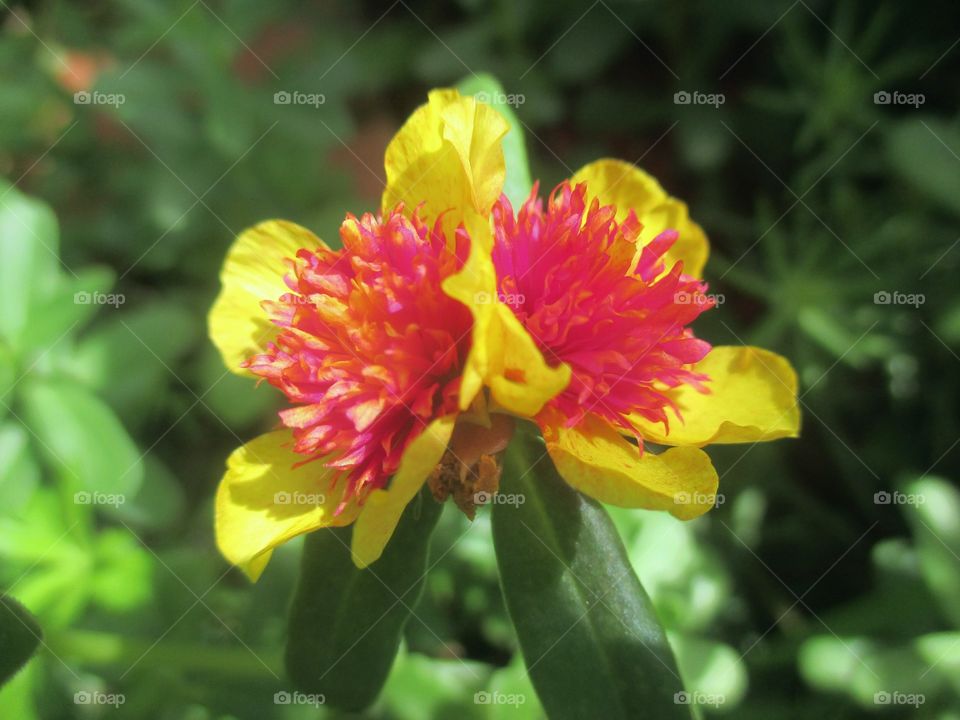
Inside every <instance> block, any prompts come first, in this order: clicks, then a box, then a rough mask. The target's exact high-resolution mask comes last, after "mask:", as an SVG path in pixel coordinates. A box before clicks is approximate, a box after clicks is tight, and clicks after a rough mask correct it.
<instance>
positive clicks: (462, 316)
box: [246, 206, 472, 509]
mask: <svg viewBox="0 0 960 720" xmlns="http://www.w3.org/2000/svg"><path fill="white" fill-rule="evenodd" d="M402 210H403V208H402V206H398V207H397V208H396V209H395V210H394V211H393V212H392V213H390V214H389V215H387V216H386V217H385V218H383V219H380V218H377V217H375V216H373V215H370V214H366V215H364V216H363V217H361V218H360V219H358V218H356V217H354V216H353V215H348V216H347V219H346V220H345V221H344V223H343V225H342V226H341V229H340V236H341V239H342V241H343V248H342V249H341V250H331V249H329V248H326V247H321V248H315V249H309V248H304V249H302V250H300V251H299V252H298V253H297V256H296V258H293V259H290V260H288V266H289V268H290V272H289V274H288V275H287V276H286V277H285V281H286V284H287V286H288V287H289V288H290V292H289V293H287V294H284V295H283V296H281V297H280V298H279V299H277V300H274V301H271V300H267V301H264V302H263V307H264V309H265V310H266V311H267V313H268V315H269V316H270V319H271V321H272V322H273V323H274V324H275V325H277V326H278V327H279V328H280V332H279V334H278V336H277V338H276V339H275V341H274V342H272V343H270V344H268V346H267V347H266V350H265V352H264V353H262V354H260V355H257V356H255V357H253V358H251V359H250V360H248V361H247V363H246V366H247V367H249V369H250V370H251V371H252V372H253V373H255V374H256V375H259V376H260V377H262V378H264V379H266V380H267V381H268V382H269V383H270V384H271V385H274V386H275V387H277V388H279V389H280V390H282V391H283V392H284V394H285V395H286V396H287V399H288V400H289V401H290V403H291V405H292V407H290V408H288V409H285V410H282V411H281V412H280V419H281V421H282V423H283V424H284V425H285V426H287V427H289V428H291V429H292V431H293V437H294V444H293V450H294V451H295V452H297V453H300V454H302V455H303V456H304V460H303V462H310V461H314V460H316V461H320V462H322V463H323V464H324V465H326V466H327V467H330V468H335V469H337V470H339V471H341V472H339V473H336V474H335V476H334V480H333V483H334V485H342V492H343V496H342V503H341V506H340V508H341V509H342V508H343V506H344V505H345V504H346V503H347V502H348V501H349V500H350V499H351V498H356V499H357V500H359V501H361V502H362V500H363V499H364V498H365V497H366V495H367V494H369V492H370V491H372V490H373V489H376V488H380V487H383V486H384V485H386V482H387V480H388V478H389V477H390V476H391V475H392V474H393V473H394V472H395V471H396V470H397V468H398V466H399V464H400V458H401V457H402V455H403V451H404V450H405V449H406V447H407V445H409V443H410V442H411V441H412V440H413V439H414V438H415V437H416V436H417V435H419V434H420V432H422V431H423V429H424V428H425V427H426V426H427V424H429V422H430V421H431V420H432V419H434V418H436V417H440V416H442V415H446V414H449V413H453V412H455V411H456V410H457V396H458V392H459V387H460V375H461V369H462V367H463V364H464V360H465V358H466V354H467V350H468V349H469V342H470V329H471V325H472V320H471V316H470V313H469V311H468V309H467V308H466V307H465V306H464V305H462V304H461V303H459V302H457V301H456V300H453V299H452V298H450V297H448V296H447V295H446V294H445V293H444V292H443V291H442V289H441V287H440V285H441V282H442V281H443V280H444V278H446V277H448V276H450V275H451V274H453V273H455V272H457V270H459V268H460V267H461V266H462V265H463V260H464V258H465V257H466V253H467V249H468V245H469V238H468V237H467V236H466V234H465V233H463V232H458V233H457V236H456V238H454V239H452V241H451V242H448V239H447V238H446V237H445V236H444V234H443V232H442V231H441V229H440V224H439V222H438V223H436V224H435V225H434V226H433V228H428V227H427V226H426V224H424V223H423V222H422V221H421V220H420V219H419V217H418V216H417V213H416V212H415V213H414V214H413V216H412V217H410V218H407V217H405V216H404V215H403V213H402ZM341 480H343V482H341ZM331 490H333V488H331Z"/></svg>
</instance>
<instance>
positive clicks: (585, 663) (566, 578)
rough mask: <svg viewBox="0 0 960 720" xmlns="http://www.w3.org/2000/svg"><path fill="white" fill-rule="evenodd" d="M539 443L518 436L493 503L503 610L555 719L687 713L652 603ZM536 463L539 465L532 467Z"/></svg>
mask: <svg viewBox="0 0 960 720" xmlns="http://www.w3.org/2000/svg"><path fill="white" fill-rule="evenodd" d="M542 453H543V449H542V445H541V444H540V443H539V442H537V441H536V440H534V439H533V438H532V437H530V434H529V431H528V433H527V434H526V435H522V434H520V433H518V435H517V436H515V437H514V440H513V445H512V446H511V451H510V452H508V453H507V462H506V465H505V467H504V473H503V482H502V483H501V489H500V492H501V493H503V494H505V495H506V496H508V497H509V496H515V497H516V498H523V501H522V502H518V503H517V504H506V503H497V504H494V507H493V539H494V545H495V547H496V552H497V561H498V563H499V566H500V581H501V584H502V586H503V593H504V597H505V598H506V601H507V608H508V610H509V611H510V617H511V618H512V620H513V624H514V627H515V628H516V630H517V636H518V637H519V639H520V646H521V648H522V649H523V655H524V658H525V660H526V663H527V667H528V668H529V669H530V676H531V679H532V680H533V684H534V686H535V687H536V688H537V692H538V694H539V696H540V701H541V702H542V703H543V706H544V708H545V710H546V711H547V713H548V715H549V716H550V717H551V718H555V719H562V718H582V717H604V718H637V717H645V716H646V717H650V716H652V717H657V718H664V719H666V718H689V717H690V712H689V708H688V707H687V706H686V705H684V704H682V703H677V702H675V699H674V695H675V693H677V692H679V691H681V690H682V689H683V686H682V683H681V680H680V675H679V673H678V671H677V666H676V663H675V661H674V659H673V653H672V651H671V649H670V645H669V643H668V642H667V638H666V636H665V634H664V631H663V628H662V627H661V626H660V621H659V620H658V618H657V616H656V613H655V612H654V609H653V605H652V604H651V602H650V599H649V598H648V597H647V594H646V592H645V591H644V589H643V587H642V586H641V585H640V582H639V580H637V578H636V575H634V572H633V568H631V567H630V562H629V560H628V558H627V553H626V550H625V549H624V547H623V544H622V543H621V542H620V537H619V536H618V535H617V531H616V528H615V527H614V525H613V523H612V522H611V520H610V518H609V516H608V515H607V513H606V511H605V510H604V509H603V508H602V507H601V506H600V505H599V504H597V503H596V502H594V501H593V500H590V499H588V498H587V497H585V496H583V495H581V494H580V493H578V492H577V491H575V490H573V489H572V488H571V487H570V486H569V485H567V484H566V483H564V482H563V480H562V479H561V478H560V477H559V475H557V473H556V470H555V469H554V468H553V464H552V463H550V462H549V461H541V462H540V463H539V464H537V465H534V464H533V462H532V460H533V458H538V457H540V456H541V455H542ZM533 468H536V470H535V471H534V470H533Z"/></svg>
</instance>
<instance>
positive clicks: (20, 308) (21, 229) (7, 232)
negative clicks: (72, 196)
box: [0, 181, 60, 346]
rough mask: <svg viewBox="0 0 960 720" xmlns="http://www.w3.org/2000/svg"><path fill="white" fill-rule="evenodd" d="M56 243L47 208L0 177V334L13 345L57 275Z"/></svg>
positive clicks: (54, 225)
mask: <svg viewBox="0 0 960 720" xmlns="http://www.w3.org/2000/svg"><path fill="white" fill-rule="evenodd" d="M58 243H59V230H58V228H57V219H56V217H55V216H54V214H53V211H52V210H51V209H50V208H49V207H47V206H46V205H45V204H44V203H42V202H40V201H39V200H34V199H33V198H29V197H27V196H26V195H24V194H22V193H21V192H20V191H19V190H17V189H16V188H14V187H12V186H11V185H9V184H7V183H5V182H2V181H0V307H2V308H3V312H2V313H0V336H2V337H5V338H6V339H7V340H8V341H9V342H10V343H12V344H14V345H15V346H16V343H17V342H18V341H19V338H20V334H21V333H22V332H23V330H24V329H25V328H26V325H27V322H28V320H29V318H30V316H31V314H32V311H33V309H34V308H35V306H36V305H37V304H38V303H39V302H40V301H41V300H42V299H43V298H44V296H45V295H46V294H47V292H48V291H49V290H50V288H52V287H53V285H54V283H56V281H57V279H58V276H59V272H60V263H59V260H58V256H57V250H58Z"/></svg>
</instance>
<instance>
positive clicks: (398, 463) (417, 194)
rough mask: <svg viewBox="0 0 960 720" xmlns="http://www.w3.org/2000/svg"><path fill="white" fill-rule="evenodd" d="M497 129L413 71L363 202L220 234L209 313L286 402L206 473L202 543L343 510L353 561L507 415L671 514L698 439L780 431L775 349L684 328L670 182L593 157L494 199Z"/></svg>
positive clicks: (229, 543)
mask: <svg viewBox="0 0 960 720" xmlns="http://www.w3.org/2000/svg"><path fill="white" fill-rule="evenodd" d="M509 129H510V128H509V126H508V125H507V123H506V121H505V120H504V119H503V118H502V117H501V116H500V115H499V114H498V113H497V111H496V110H494V109H493V108H491V107H489V106H487V105H484V104H482V103H479V102H477V101H476V100H475V99H473V98H470V97H462V96H460V95H459V94H458V93H457V92H456V91H453V90H441V91H434V92H432V93H431V94H430V98H429V102H428V103H427V104H426V105H424V106H422V107H421V108H419V109H418V110H417V111H416V112H414V114H413V115H412V116H411V118H410V119H409V120H408V121H407V122H406V123H405V124H404V126H403V127H402V128H401V130H400V131H399V132H398V134H397V135H396V137H395V138H394V140H393V141H392V142H391V143H390V145H389V147H388V148H387V152H386V157H385V166H386V170H387V187H386V189H385V191H384V196H383V203H382V207H381V212H380V215H378V216H374V215H369V214H368V215H364V216H363V217H361V218H356V217H353V216H348V217H347V219H346V220H345V222H344V223H343V226H342V227H341V231H340V235H341V240H342V248H341V249H337V250H334V249H332V248H330V247H329V246H327V245H325V244H324V243H323V242H322V241H321V240H320V239H319V238H317V237H316V236H315V235H313V234H312V233H311V232H310V231H308V230H306V229H304V228H302V227H300V226H297V225H294V224H292V223H287V222H283V221H270V222H267V223H263V224H261V225H258V226H257V227H255V228H253V229H251V230H248V231H246V232H245V233H243V234H242V235H241V236H240V237H239V238H238V239H237V241H236V243H235V244H234V246H233V248H231V250H230V252H229V253H228V256H227V259H226V262H225V265H224V271H223V274H222V281H223V290H222V292H221V294H220V296H219V297H218V299H217V302H216V303H215V305H214V308H213V310H212V311H211V316H210V331H211V337H212V338H213V340H214V342H215V344H216V345H217V346H218V348H219V349H220V351H221V353H222V355H223V357H224V360H225V362H226V363H227V366H228V367H229V368H230V369H231V370H233V371H235V372H239V373H243V374H250V375H253V376H256V377H259V378H262V379H264V380H265V381H266V382H268V383H270V384H271V385H273V386H274V387H276V388H277V389H279V390H280V391H281V392H283V394H284V395H285V396H286V398H287V400H288V401H289V404H290V406H289V407H288V408H287V409H285V410H283V411H282V412H281V413H280V425H281V427H280V428H279V429H277V430H275V431H273V432H270V433H267V434H265V435H262V436H260V437H258V438H256V439H254V440H253V441H251V442H249V443H247V444H246V445H244V446H243V447H241V448H239V449H238V450H237V451H235V452H234V453H233V454H232V455H231V457H230V459H229V460H228V467H227V472H226V474H225V476H224V478H223V481H222V483H221V486H220V489H219V491H218V497H217V506H216V507H217V537H218V542H219V545H220V548H221V550H222V551H223V553H224V555H225V556H226V557H227V559H228V560H230V561H231V562H233V563H234V564H236V565H239V566H240V567H242V568H243V569H244V570H245V571H246V572H247V574H248V575H250V577H252V578H254V579H256V578H257V577H258V576H259V574H260V573H261V572H262V570H263V568H264V566H265V565H266V563H267V561H268V560H269V557H270V554H271V552H272V550H273V548H275V547H276V546H278V545H280V544H282V543H283V542H286V541H287V540H289V539H291V538H293V537H295V536H297V535H300V534H303V533H307V532H312V531H314V530H317V529H319V528H323V527H334V526H343V525H348V524H351V523H353V524H354V531H353V540H352V550H353V556H354V561H355V562H356V564H357V565H358V566H360V567H363V566H366V565H368V564H369V563H371V562H373V561H375V560H376V559H377V558H378V557H379V556H380V554H381V552H382V550H383V548H384V546H385V545H386V543H387V542H388V541H389V538H390V535H391V534H392V532H393V530H394V528H395V527H396V524H397V522H398V520H399V518H400V515H401V514H402V512H403V509H404V508H405V506H406V505H407V504H408V503H409V502H410V500H411V499H412V498H413V497H414V496H415V495H416V494H417V492H419V490H420V488H421V487H422V486H423V484H424V483H425V482H427V481H428V479H429V478H431V476H432V477H434V478H436V473H437V468H438V466H439V465H440V464H441V461H443V460H444V459H445V458H451V457H452V458H453V459H454V460H456V461H458V463H459V466H460V470H461V473H462V475H463V476H464V477H466V474H469V473H470V472H471V471H472V470H476V468H477V467H478V465H477V463H478V462H479V461H480V459H481V458H483V456H484V455H485V454H486V453H495V452H497V451H499V450H501V449H502V448H503V446H504V444H505V443H506V441H507V439H508V437H509V432H510V428H512V422H511V421H510V420H509V418H526V419H531V420H534V421H535V422H536V423H537V424H538V425H539V427H540V428H541V431H542V433H543V436H544V439H545V441H546V449H547V451H548V452H549V454H550V457H551V459H552V460H553V462H554V463H555V465H556V467H557V469H558V471H559V472H560V474H561V475H562V476H563V477H564V478H565V479H566V480H567V482H569V483H570V484H571V485H573V486H574V487H576V488H578V489H579V490H581V491H583V492H585V493H587V494H589V495H592V496H593V497H595V498H597V499H599V500H601V501H604V502H609V503H612V504H616V505H621V506H625V507H641V508H650V509H658V510H667V511H669V512H671V513H672V514H674V515H676V516H677V517H680V518H690V517H695V516H697V515H699V514H702V513H703V512H705V511H706V510H708V509H709V508H710V507H711V506H712V505H713V502H712V496H713V494H714V493H715V492H716V489H717V475H716V472H715V470H714V469H713V467H712V465H711V463H710V460H709V458H708V457H707V455H706V454H705V453H704V452H703V451H702V450H701V449H700V447H701V446H702V445H706V444H709V443H717V442H755V441H760V440H770V439H774V438H778V437H789V436H795V435H796V434H797V432H798V428H799V413H798V410H797V403H796V378H795V374H794V373H793V370H792V368H791V367H790V365H789V363H788V362H787V361H786V360H784V359H783V358H781V357H780V356H777V355H775V354H774V353H770V352H767V351H764V350H759V349H755V348H732V347H713V348H711V346H710V344H708V343H707V342H705V341H704V340H702V339H699V338H697V337H695V336H694V334H693V332H692V330H691V329H690V325H691V323H692V322H693V321H694V320H695V319H696V318H697V316H698V315H699V314H700V313H702V312H704V311H706V310H709V308H710V307H711V306H712V304H713V303H712V300H711V299H710V297H709V296H708V295H707V286H706V285H705V284H704V283H703V282H702V280H701V279H700V277H701V273H702V270H703V267H704V264H705V262H706V258H707V252H708V248H707V241H706V237H705V235H704V233H703V231H702V230H701V229H700V228H699V226H697V225H696V224H695V223H693V222H692V220H690V218H689V215H688V212H687V208H686V206H685V205H683V203H681V202H679V201H677V200H675V199H673V198H670V197H669V196H667V194H666V193H665V192H664V191H663V190H662V188H660V186H659V185H658V184H657V183H656V181H655V180H653V179H652V178H650V177H649V176H647V175H646V174H644V173H643V172H642V171H640V170H638V169H636V168H634V167H633V166H630V165H627V164H625V163H620V162H618V161H610V160H604V161H599V162H597V163H594V164H592V165H589V166H587V167H586V168H584V169H583V170H581V171H580V172H579V173H577V174H576V175H575V176H574V177H573V178H572V179H571V180H570V181H569V182H565V183H563V184H561V185H560V186H559V187H558V188H557V189H556V190H555V191H554V192H553V193H552V194H551V196H550V198H549V200H548V202H547V203H546V206H544V204H543V203H542V201H540V200H539V199H538V198H537V196H536V193H537V188H536V187H535V188H534V190H533V193H532V194H531V197H530V198H529V199H528V200H527V202H525V203H524V204H523V205H522V206H521V207H520V208H519V210H518V211H517V212H516V213H515V212H514V209H513V208H512V207H511V206H510V203H509V202H508V201H507V200H506V198H505V197H503V196H502V195H501V192H502V188H503V183H504V177H505V165H504V157H503V150H502V148H501V140H502V138H503V136H504V135H505V134H506V132H508V131H509ZM455 430H457V432H456V433H455ZM647 442H649V443H655V444H657V445H667V446H673V447H671V448H670V449H667V450H665V451H663V452H653V451H652V450H651V449H650V448H648V447H646V443H647ZM278 494H286V495H287V496H295V495H307V496H312V497H316V498H318V501H317V502H313V503H307V504H296V503H287V504H283V503H279V504H278V503H277V502H276V497H277V495H278Z"/></svg>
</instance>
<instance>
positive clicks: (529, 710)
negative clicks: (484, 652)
mask: <svg viewBox="0 0 960 720" xmlns="http://www.w3.org/2000/svg"><path fill="white" fill-rule="evenodd" d="M487 698H488V699H489V700H490V702H488V703H485V704H486V706H487V710H488V712H487V717H488V718H489V719H490V720H540V718H543V717H545V714H544V711H543V706H542V705H541V704H540V699H539V698H538V697H537V694H536V692H535V691H534V689H533V683H532V682H530V675H529V674H528V673H527V669H526V667H524V664H523V658H522V657H521V656H520V654H519V653H518V654H517V655H516V656H515V658H514V660H513V661H512V662H511V663H510V664H509V665H508V666H507V667H505V668H500V669H499V670H497V671H496V672H494V673H493V675H491V676H490V682H489V683H488V684H487Z"/></svg>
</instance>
